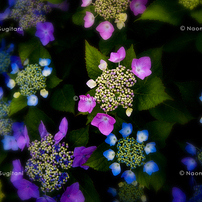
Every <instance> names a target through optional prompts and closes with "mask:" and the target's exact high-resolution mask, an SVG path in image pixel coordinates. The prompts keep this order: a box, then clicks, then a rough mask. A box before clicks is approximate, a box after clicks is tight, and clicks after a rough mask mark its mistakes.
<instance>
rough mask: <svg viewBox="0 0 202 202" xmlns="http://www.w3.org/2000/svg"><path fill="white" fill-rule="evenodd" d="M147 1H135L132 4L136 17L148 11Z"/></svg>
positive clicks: (131, 7)
mask: <svg viewBox="0 0 202 202" xmlns="http://www.w3.org/2000/svg"><path fill="white" fill-rule="evenodd" d="M145 4H147V0H133V1H132V2H131V3H130V9H131V10H132V11H133V13H134V15H135V16H137V15H138V14H142V13H143V12H144V11H145V10H146V6H145Z"/></svg>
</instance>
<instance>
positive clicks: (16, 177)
mask: <svg viewBox="0 0 202 202" xmlns="http://www.w3.org/2000/svg"><path fill="white" fill-rule="evenodd" d="M12 163H13V170H12V172H14V173H16V172H17V174H13V175H11V178H10V181H11V182H14V181H17V180H21V179H23V171H24V169H23V167H22V165H21V162H20V160H19V159H16V160H14V161H13V162H12Z"/></svg>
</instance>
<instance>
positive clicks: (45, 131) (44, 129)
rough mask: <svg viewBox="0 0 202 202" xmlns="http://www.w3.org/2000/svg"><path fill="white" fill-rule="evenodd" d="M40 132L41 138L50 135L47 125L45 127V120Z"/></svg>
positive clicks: (40, 126)
mask: <svg viewBox="0 0 202 202" xmlns="http://www.w3.org/2000/svg"><path fill="white" fill-rule="evenodd" d="M39 134H40V136H41V139H42V138H44V137H45V136H46V135H48V132H47V130H46V127H45V125H44V123H43V121H41V123H40V125H39Z"/></svg>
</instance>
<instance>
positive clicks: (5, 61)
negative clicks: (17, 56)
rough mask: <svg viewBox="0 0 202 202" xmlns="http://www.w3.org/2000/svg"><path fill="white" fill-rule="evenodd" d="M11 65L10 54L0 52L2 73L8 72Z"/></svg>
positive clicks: (0, 69)
mask: <svg viewBox="0 0 202 202" xmlns="http://www.w3.org/2000/svg"><path fill="white" fill-rule="evenodd" d="M9 65H10V53H8V52H6V51H0V73H2V72H7V70H8V67H9Z"/></svg>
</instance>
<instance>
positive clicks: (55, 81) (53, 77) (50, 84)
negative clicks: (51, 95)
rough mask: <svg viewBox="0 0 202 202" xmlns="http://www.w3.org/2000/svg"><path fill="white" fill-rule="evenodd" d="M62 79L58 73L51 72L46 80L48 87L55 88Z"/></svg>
mask: <svg viewBox="0 0 202 202" xmlns="http://www.w3.org/2000/svg"><path fill="white" fill-rule="evenodd" d="M61 81H62V80H61V79H59V78H58V77H57V76H56V75H54V74H51V75H50V76H49V77H48V79H47V81H46V84H47V87H48V88H55V87H56V86H57V85H58V84H59V83H60V82H61Z"/></svg>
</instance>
